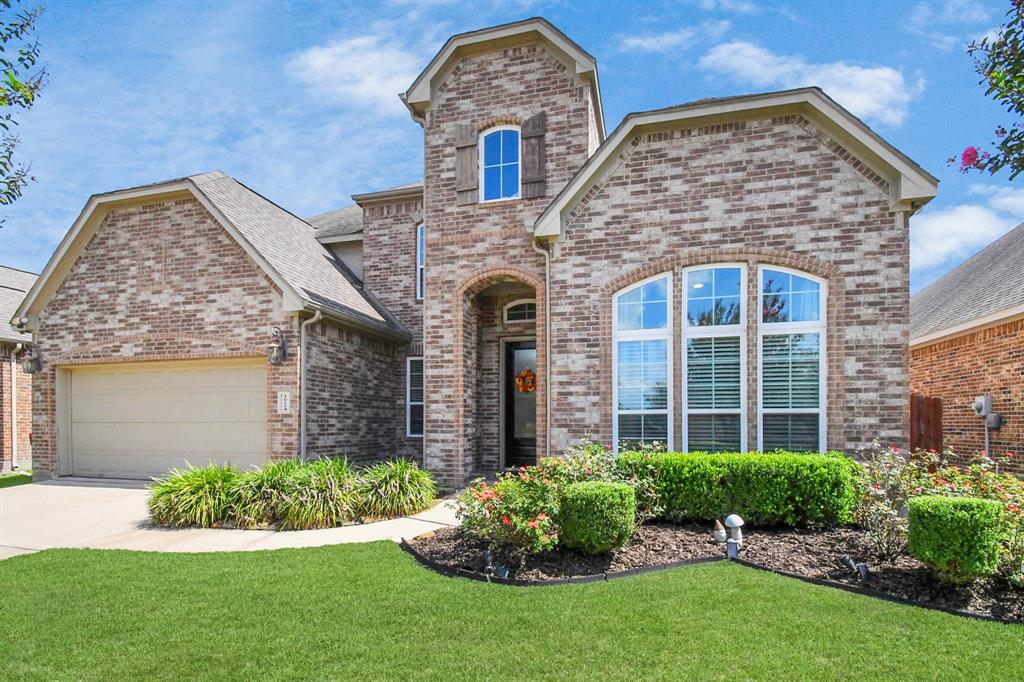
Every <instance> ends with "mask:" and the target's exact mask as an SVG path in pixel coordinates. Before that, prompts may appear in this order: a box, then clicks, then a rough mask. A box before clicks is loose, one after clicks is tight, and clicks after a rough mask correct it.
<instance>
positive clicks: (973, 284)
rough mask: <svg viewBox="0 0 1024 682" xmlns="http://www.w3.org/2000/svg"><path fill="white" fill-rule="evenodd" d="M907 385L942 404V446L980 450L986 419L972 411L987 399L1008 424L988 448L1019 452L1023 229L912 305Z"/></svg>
mask: <svg viewBox="0 0 1024 682" xmlns="http://www.w3.org/2000/svg"><path fill="white" fill-rule="evenodd" d="M910 380H911V390H912V391H913V392H914V393H919V394H921V395H924V396H928V397H933V398H941V399H942V437H943V445H944V446H945V447H949V448H952V449H953V450H954V451H955V452H957V453H958V454H961V455H964V456H972V455H974V454H975V453H977V452H978V451H980V450H983V449H984V447H985V421H984V419H982V418H981V417H979V416H977V415H976V414H974V411H973V410H972V409H971V405H972V403H973V402H974V398H975V397H976V396H980V395H987V396H990V397H991V398H992V408H993V410H994V411H995V412H997V413H999V414H1001V415H1003V417H1005V418H1006V424H1005V425H1004V426H1003V427H1002V428H1000V429H993V430H991V431H990V432H989V449H990V450H991V451H992V452H993V453H996V454H1000V453H1003V452H1006V451H1007V450H1010V451H1014V452H1018V451H1024V225H1018V226H1017V227H1016V228H1014V229H1013V230H1011V231H1010V232H1008V233H1007V234H1006V235H1004V236H1003V237H1001V238H1000V239H997V240H996V241H994V242H992V243H991V244H989V245H988V246H987V247H985V248H984V249H982V250H981V251H979V252H978V253H977V254H975V255H974V256H973V257H971V258H970V259H968V260H967V261H965V262H964V263H962V264H961V265H960V266H959V267H957V268H955V269H954V270H951V271H950V272H948V273H947V274H946V275H944V276H943V277H941V278H939V279H938V280H936V281H935V282H933V283H932V284H931V285H929V286H927V287H925V288H924V289H922V290H921V291H919V292H917V293H916V294H914V296H913V297H912V298H911V299H910ZM1017 471H1018V472H1019V473H1024V469H1021V467H1020V466H1018V467H1017Z"/></svg>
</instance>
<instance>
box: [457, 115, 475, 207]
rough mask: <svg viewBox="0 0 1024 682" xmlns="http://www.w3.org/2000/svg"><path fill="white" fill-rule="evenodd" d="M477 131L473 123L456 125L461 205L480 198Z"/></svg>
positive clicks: (458, 182) (459, 198)
mask: <svg viewBox="0 0 1024 682" xmlns="http://www.w3.org/2000/svg"><path fill="white" fill-rule="evenodd" d="M476 140H477V132H476V128H475V127H474V126H471V125H463V124H460V125H457V126H455V194H456V203H458V204H459V205H460V206H461V205H465V204H475V203H477V201H478V200H479V189H478V186H479V179H478V175H479V165H478V164H479V161H480V160H479V159H478V158H477V152H476V147H477V144H476Z"/></svg>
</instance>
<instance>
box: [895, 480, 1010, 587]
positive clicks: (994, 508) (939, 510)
mask: <svg viewBox="0 0 1024 682" xmlns="http://www.w3.org/2000/svg"><path fill="white" fill-rule="evenodd" d="M909 506H910V529H909V533H908V543H907V548H908V550H909V551H910V554H911V555H913V556H915V557H917V558H918V559H920V560H921V561H922V562H924V563H925V564H927V565H928V566H929V567H931V569H932V570H933V571H934V572H935V575H936V577H938V578H939V580H942V581H943V582H948V583H952V584H954V585H964V584H967V583H970V582H972V581H974V580H975V579H977V578H980V577H987V576H990V575H992V574H994V573H995V572H996V570H998V568H999V553H1000V543H1001V542H1002V540H1003V539H1004V537H1005V530H1006V527H1005V524H1004V519H1003V508H1002V505H1000V504H999V503H998V502H996V501H994V500H982V499H978V498H971V497H945V496H942V495H923V496H921V497H914V498H911V500H910V504H909Z"/></svg>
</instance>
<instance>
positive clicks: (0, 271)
mask: <svg viewBox="0 0 1024 682" xmlns="http://www.w3.org/2000/svg"><path fill="white" fill-rule="evenodd" d="M36 277H37V276H36V275H35V274H33V273H31V272H25V271H24V270H17V269H15V268H10V267H7V266H5V265H0V315H2V316H3V317H2V318H0V319H4V320H9V319H10V318H11V317H13V316H14V312H15V311H16V310H17V309H18V305H19V304H20V303H21V301H22V299H23V298H25V293H26V292H27V291H28V290H29V289H30V288H32V285H33V284H35V281H36ZM31 340H32V337H31V336H30V335H28V334H25V333H24V332H20V331H18V330H16V329H13V328H11V327H8V326H7V325H0V473H4V472H8V471H13V470H16V469H21V470H28V469H31V468H32V376H31V375H29V374H26V373H25V371H24V370H23V369H22V367H21V364H20V363H19V362H18V360H19V356H20V355H21V350H22V348H23V347H24V344H26V343H28V342H29V341H31Z"/></svg>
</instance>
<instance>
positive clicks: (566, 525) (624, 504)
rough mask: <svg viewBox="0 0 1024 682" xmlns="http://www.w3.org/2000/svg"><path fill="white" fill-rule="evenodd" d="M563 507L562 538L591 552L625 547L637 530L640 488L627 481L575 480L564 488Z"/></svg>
mask: <svg viewBox="0 0 1024 682" xmlns="http://www.w3.org/2000/svg"><path fill="white" fill-rule="evenodd" d="M559 507H560V508H559V512H558V525H559V527H560V528H561V540H562V542H564V543H565V544H566V546H568V547H572V548H574V549H578V550H580V551H582V552H585V553H587V554H604V553H605V552H610V551H611V550H613V549H616V548H618V547H622V546H623V545H624V544H626V542H627V541H628V540H629V539H630V538H631V537H633V532H634V531H635V530H636V491H635V490H634V489H633V486H631V485H629V484H627V483H610V482H604V481H588V482H583V483H572V484H570V485H567V486H566V487H565V488H563V489H562V491H561V496H560V500H559Z"/></svg>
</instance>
